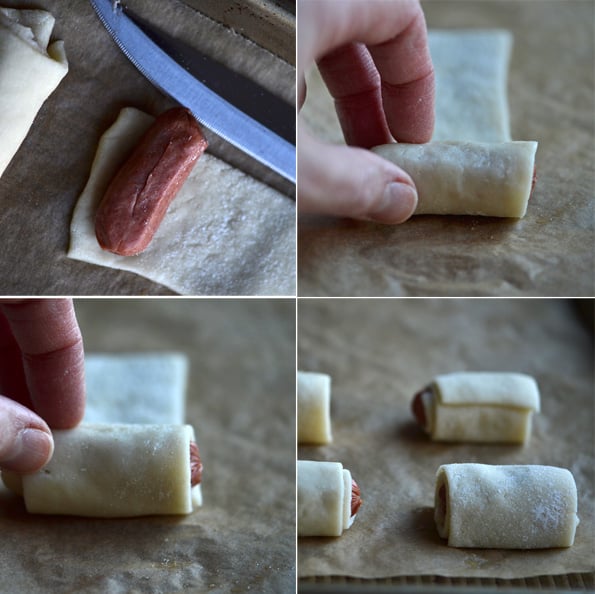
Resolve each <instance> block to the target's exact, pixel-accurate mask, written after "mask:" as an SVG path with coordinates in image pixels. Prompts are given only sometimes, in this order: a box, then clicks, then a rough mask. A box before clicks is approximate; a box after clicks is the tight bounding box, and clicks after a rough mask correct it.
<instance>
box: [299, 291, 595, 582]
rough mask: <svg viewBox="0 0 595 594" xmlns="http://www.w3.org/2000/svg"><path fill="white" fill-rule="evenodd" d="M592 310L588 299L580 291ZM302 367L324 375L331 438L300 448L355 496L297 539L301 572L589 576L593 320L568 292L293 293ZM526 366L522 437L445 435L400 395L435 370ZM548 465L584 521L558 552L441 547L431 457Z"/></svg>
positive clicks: (594, 537)
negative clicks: (460, 295) (350, 510)
mask: <svg viewBox="0 0 595 594" xmlns="http://www.w3.org/2000/svg"><path fill="white" fill-rule="evenodd" d="M589 305H590V307H591V308H592V307H593V303H592V302H590V304H589ZM298 336H299V340H298V367H299V369H302V370H305V371H319V372H324V373H328V374H330V375H331V377H332V390H331V420H332V430H333V442H332V444H330V445H327V446H321V447H310V446H308V447H305V446H300V447H299V449H298V457H299V458H300V459H315V460H329V461H338V462H341V463H343V465H344V467H345V468H348V469H349V470H350V471H351V473H352V475H353V477H354V479H355V480H356V481H357V483H358V484H359V486H360V489H361V494H362V499H363V504H362V507H361V509H360V511H359V513H358V516H357V518H356V520H355V522H354V524H353V526H352V527H351V528H350V529H349V530H347V531H345V532H344V533H343V535H342V536H340V537H339V538H300V539H299V542H298V575H299V577H301V578H307V577H313V576H317V577H320V576H348V577H357V578H368V579H372V578H375V579H377V578H389V577H397V576H442V577H457V578H467V579H483V578H490V579H496V578H498V579H507V580H510V579H519V578H530V577H535V576H543V575H569V574H574V573H590V572H593V570H594V569H595V558H594V557H593V550H594V545H595V534H594V530H593V528H594V509H593V508H594V501H593V494H594V485H593V480H594V478H593V472H594V464H593V438H594V433H593V418H594V412H595V409H594V399H593V397H594V394H593V389H594V377H593V328H592V325H591V322H587V321H584V318H582V317H579V313H578V308H577V307H576V304H575V303H571V302H567V301H564V300H508V299H506V300H497V301H495V300H465V299H458V300H451V299H429V300H417V299H416V300H384V299H380V300H350V299H347V300H327V299H325V300H302V301H300V302H299V305H298ZM465 370H469V371H471V370H475V371H518V372H523V373H528V374H530V375H532V376H534V377H535V378H536V380H537V383H538V385H539V387H540V391H541V401H542V402H541V405H542V406H541V412H540V413H539V414H537V415H536V416H535V417H534V427H533V435H532V437H531V440H530V442H529V444H528V445H527V446H525V447H521V446H509V445H487V444H475V445H473V444H442V443H436V442H432V441H431V440H429V438H428V437H427V436H426V435H425V434H424V433H423V431H422V430H421V429H420V428H419V427H418V426H417V425H416V423H415V422H414V419H413V416H412V413H411V411H410V403H411V399H412V397H413V394H415V393H416V392H417V391H418V390H420V389H421V388H423V387H424V386H426V385H427V384H428V383H429V382H430V381H431V380H432V378H433V377H434V376H435V375H437V374H439V373H448V372H452V371H465ZM453 462H480V463H486V464H545V465H551V466H559V467H564V468H568V469H570V470H571V472H572V473H573V475H574V478H575V480H576V483H577V488H578V494H579V503H578V515H579V517H580V524H579V526H578V528H577V533H576V539H575V543H574V545H573V546H572V547H570V548H568V549H550V550H532V551H519V550H516V551H515V550H487V549H457V548H453V547H448V546H447V545H446V543H445V541H443V540H442V539H440V538H439V536H438V533H437V531H436V528H435V525H434V519H433V506H434V485H435V474H436V470H437V469H438V467H439V466H440V465H441V464H446V463H453Z"/></svg>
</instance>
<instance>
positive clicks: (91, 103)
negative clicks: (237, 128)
mask: <svg viewBox="0 0 595 594" xmlns="http://www.w3.org/2000/svg"><path fill="white" fill-rule="evenodd" d="M0 5H3V6H14V7H19V8H27V7H35V8H43V9H45V10H48V11H50V12H51V13H52V14H53V15H54V16H55V18H56V25H55V27H54V32H53V35H52V38H53V39H62V40H64V45H65V50H66V56H67V58H68V62H69V72H68V74H67V75H66V77H65V78H64V79H63V80H62V82H61V83H60V85H59V86H58V88H57V89H56V90H55V91H54V93H52V95H50V97H49V99H48V100H47V101H46V102H45V104H44V105H43V106H42V108H41V110H40V111H39V113H38V115H37V118H36V119H35V121H34V123H33V126H32V127H31V130H30V131H29V134H28V136H27V138H26V139H25V141H24V142H23V144H22V145H21V147H20V149H19V151H18V152H17V154H16V155H15V157H14V158H13V160H12V162H11V163H10V165H9V166H8V168H7V169H6V171H5V173H4V175H3V176H2V178H1V179H0V204H1V212H2V214H1V215H0V234H1V235H2V240H3V241H2V245H3V247H2V254H1V255H0V277H2V289H1V292H2V293H3V294H14V295H55V294H61V295H113V294H124V295H155V294H161V295H169V294H171V293H172V291H171V290H170V289H168V288H166V287H164V286H162V285H158V284H156V283H153V282H151V281H149V280H147V279H145V278H143V277H141V276H138V275H136V274H133V273H130V272H123V271H119V270H113V269H109V268H105V267H101V266H96V265H93V264H88V263H85V262H80V261H74V260H70V259H68V258H67V257H66V251H67V249H68V244H69V238H70V231H69V226H70V220H71V217H72V212H73V209H74V206H75V204H76V201H77V199H78V197H79V195H80V194H81V192H82V190H83V188H84V187H85V184H86V182H87V178H88V175H89V171H90V169H91V163H92V162H93V158H94V156H95V152H96V149H97V143H98V141H99V139H100V137H101V135H102V134H103V133H104V132H105V131H106V129H107V128H109V127H110V126H111V125H112V124H113V122H114V121H115V119H116V117H117V116H118V113H119V112H120V109H122V108H123V107H127V106H131V107H136V108H138V109H141V110H143V111H145V112H147V113H149V114H151V115H157V114H159V113H161V112H162V111H164V110H165V109H167V108H169V107H171V106H173V105H174V103H173V102H172V100H171V99H169V98H168V97H166V96H165V95H164V94H162V93H161V92H160V91H158V90H157V89H156V88H155V87H153V85H152V84H151V83H150V82H149V81H148V80H147V79H145V78H144V76H143V75H142V74H140V72H138V70H137V69H136V68H135V67H134V66H133V65H132V63H131V62H130V61H129V60H128V59H127V58H126V57H125V55H124V54H123V53H122V52H121V50H120V49H119V48H118V47H117V46H116V44H115V42H114V41H113V40H112V38H111V36H110V35H109V34H108V32H107V31H106V29H105V28H104V27H103V25H102V24H101V22H100V21H99V18H98V17H97V16H96V14H95V11H94V10H93V8H92V7H91V4H90V3H89V2H68V3H65V2H61V1H59V0H0ZM126 5H127V6H128V7H130V8H131V9H132V10H134V11H135V12H136V13H137V14H139V15H140V16H141V17H143V18H145V19H146V20H148V21H150V22H152V23H154V24H156V25H157V26H160V27H161V28H163V29H164V30H165V31H166V32H168V33H169V34H170V35H177V36H179V37H180V38H183V39H184V40H185V41H186V42H188V43H189V44H192V45H194V46H195V47H196V48H197V49H199V50H200V51H202V52H204V53H206V54H208V55H210V56H211V57H214V58H215V59H217V60H219V61H221V62H223V63H225V64H227V65H228V66H230V67H232V68H234V69H236V70H238V71H239V72H241V73H242V74H245V75H247V76H249V77H251V78H253V79H254V80H256V81H257V82H259V83H260V84H261V85H263V86H265V87H267V88H268V89H269V90H270V91H272V92H274V93H276V94H278V95H279V96H281V97H283V98H284V99H285V100H286V101H289V102H292V103H293V102H294V101H295V68H294V67H293V66H292V65H291V64H289V63H287V62H285V61H284V60H282V59H281V58H279V57H278V56H276V55H274V54H272V53H271V52H269V51H268V50H265V49H262V48H260V47H259V46H257V45H256V44H255V43H254V42H252V41H250V40H248V39H247V38H246V37H244V36H242V35H240V34H238V33H236V32H234V31H232V30H231V29H228V28H226V27H224V26H223V25H220V24H219V23H216V22H215V21H214V20H211V19H210V18H208V17H206V16H204V15H202V14H201V13H200V12H198V11H196V10H194V9H193V8H191V7H189V6H188V5H186V4H184V3H183V2H181V1H180V0H168V1H167V2H162V1H160V0H129V1H127V2H126ZM262 6H263V7H264V6H266V2H264V3H262ZM204 132H205V135H206V136H207V139H208V141H209V149H208V150H209V152H211V153H212V154H213V155H215V156H216V157H219V158H221V159H223V160H224V161H227V162H228V163H231V164H232V165H234V166H236V167H238V168H239V169H242V170H244V171H246V172H247V173H250V174H251V175H254V177H256V178H258V179H260V180H262V181H265V183H269V184H270V185H272V186H273V187H275V188H276V189H278V190H280V191H281V192H283V193H284V194H286V195H287V200H288V201H289V202H291V203H292V204H293V193H294V186H293V185H292V184H289V182H286V181H284V180H282V179H281V178H280V177H279V176H277V175H275V174H271V173H269V172H267V171H266V170H265V169H264V167H263V166H261V165H260V164H258V163H256V162H254V161H253V160H251V159H249V158H247V157H246V156H245V155H243V154H242V153H241V152H240V151H238V150H237V149H235V148H234V147H233V146H231V145H230V144H228V143H226V142H224V141H223V140H221V139H220V138H218V137H217V136H216V135H214V134H213V133H211V132H210V131H209V130H207V129H204ZM197 208H200V196H199V197H197ZM271 208H275V206H274V205H272V206H271ZM292 216H293V215H292ZM290 227H291V225H290ZM262 241H264V239H262ZM287 241H288V242H291V243H292V246H293V244H294V243H295V235H294V232H293V231H292V232H290V233H288V237H287ZM225 249H226V246H225V245H221V251H222V252H224V251H225ZM262 249H263V250H266V249H267V246H266V245H264V246H262ZM294 251H295V250H294ZM238 260H239V258H238ZM292 262H293V260H292ZM284 264H286V263H285V262H284ZM238 266H240V264H238ZM291 268H293V265H291ZM219 272H220V271H218V270H215V271H214V273H219ZM231 274H233V269H232V272H231ZM233 280H234V279H233V278H231V279H230V285H233V284H234V283H233ZM239 292H240V291H236V293H239ZM282 293H283V294H293V292H292V291H290V292H288V293H285V291H282Z"/></svg>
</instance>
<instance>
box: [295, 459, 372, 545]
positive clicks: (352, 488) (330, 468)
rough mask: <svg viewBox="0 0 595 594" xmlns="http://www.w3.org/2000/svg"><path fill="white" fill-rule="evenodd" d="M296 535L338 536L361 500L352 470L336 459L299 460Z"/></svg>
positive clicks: (351, 519)
mask: <svg viewBox="0 0 595 594" xmlns="http://www.w3.org/2000/svg"><path fill="white" fill-rule="evenodd" d="M297 482H298V536H341V534H343V531H344V530H346V529H347V528H350V527H351V525H352V524H353V521H354V520H355V516H356V514H357V512H358V510H359V508H360V506H361V503H362V500H361V496H360V489H359V486H358V485H357V483H356V482H355V481H354V480H353V479H352V478H351V473H350V472H349V470H347V469H346V468H343V465H342V464H341V463H339V462H315V461H312V460H298V470H297Z"/></svg>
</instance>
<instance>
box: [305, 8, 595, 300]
mask: <svg viewBox="0 0 595 594" xmlns="http://www.w3.org/2000/svg"><path fill="white" fill-rule="evenodd" d="M422 5H423V8H424V11H425V14H426V20H427V23H428V27H429V28H430V29H435V28H440V29H462V28H472V29H505V30H509V31H510V32H511V33H512V35H513V38H514V43H513V47H512V54H511V60H510V69H509V79H508V102H509V108H510V123H511V132H512V138H513V139H516V140H537V141H538V142H539V149H538V151H537V176H538V178H537V185H536V187H535V191H534V193H533V195H532V197H531V201H530V202H529V207H528V211H527V215H526V216H525V217H524V218H523V219H521V220H513V219H510V220H508V219H495V218H486V217H456V216H449V217H439V216H419V217H414V218H413V219H411V220H409V221H407V222H406V223H404V224H403V225H400V226H396V227H394V226H383V225H378V224H372V223H364V222H355V221H349V220H344V219H332V218H327V217H316V216H304V217H300V219H299V221H298V292H299V294H300V295H337V296H353V295H362V296H391V295H397V296H398V295H430V296H432V295H511V296H514V295H545V296H553V295H563V296H591V295H593V294H594V293H595V277H594V268H595V248H594V242H595V234H594V228H595V225H594V223H595V205H594V196H595V173H594V163H595V134H594V122H593V102H594V99H595V86H594V85H595V83H594V72H595V65H594V55H595V53H594V46H593V43H594V42H593V26H592V23H593V19H594V17H595V14H594V7H593V3H592V2H590V1H581V0H572V1H570V2H562V1H559V0H544V1H539V0H538V1H534V2H525V1H503V2H500V1H497V2H496V1H490V0H488V1H484V2H475V1H468V0H456V1H441V2H437V1H426V2H423V3H422ZM323 90H324V89H323V86H322V85H316V84H313V85H311V87H309V88H308V100H307V102H306V107H305V108H304V109H305V110H306V111H305V112H304V115H307V117H306V120H307V121H310V122H311V128H312V129H313V131H314V132H318V133H319V135H321V136H322V137H325V138H328V139H329V140H332V141H334V142H337V141H341V140H342V136H341V134H340V131H339V128H338V123H337V122H336V116H335V115H334V110H333V108H332V102H331V101H330V100H329V97H328V96H327V95H325V94H324V93H323ZM309 102H310V105H308V103H309ZM321 122H323V124H322V125H321Z"/></svg>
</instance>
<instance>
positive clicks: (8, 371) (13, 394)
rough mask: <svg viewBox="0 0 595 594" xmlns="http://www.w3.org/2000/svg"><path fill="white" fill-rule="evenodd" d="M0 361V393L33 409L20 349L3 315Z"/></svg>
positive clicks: (0, 316) (0, 335)
mask: <svg viewBox="0 0 595 594" xmlns="http://www.w3.org/2000/svg"><path fill="white" fill-rule="evenodd" d="M0 362H1V364H0V394H4V395H5V396H8V397H9V398H12V400H16V401H17V402H20V403H21V404H22V405H23V406H26V407H27V408H30V409H33V403H32V402H31V398H30V397H29V389H28V388H27V379H26V377H25V370H24V368H23V357H22V355H21V349H20V348H19V345H18V344H17V341H16V340H15V338H14V336H13V335H12V331H11V329H10V326H9V325H8V321H7V319H6V318H5V317H4V316H3V315H0Z"/></svg>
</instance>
